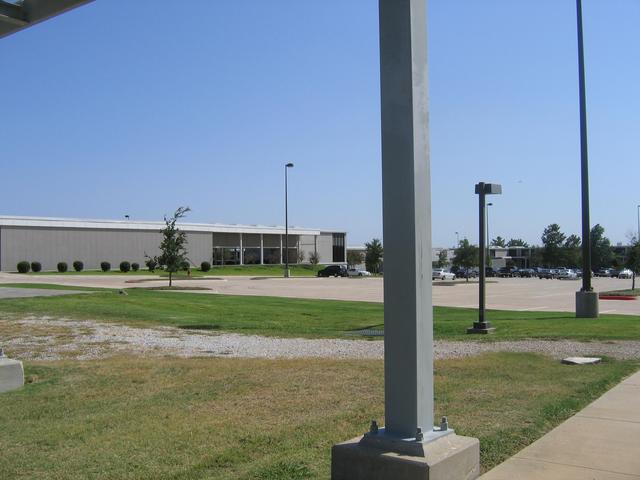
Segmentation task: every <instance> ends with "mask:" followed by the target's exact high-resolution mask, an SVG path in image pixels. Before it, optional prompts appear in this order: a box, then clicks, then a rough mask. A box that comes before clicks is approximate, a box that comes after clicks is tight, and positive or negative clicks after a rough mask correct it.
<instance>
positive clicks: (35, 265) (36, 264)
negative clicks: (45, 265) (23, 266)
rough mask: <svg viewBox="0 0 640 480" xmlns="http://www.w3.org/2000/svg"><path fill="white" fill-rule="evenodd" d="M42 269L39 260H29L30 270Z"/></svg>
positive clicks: (37, 270)
mask: <svg viewBox="0 0 640 480" xmlns="http://www.w3.org/2000/svg"><path fill="white" fill-rule="evenodd" d="M41 270H42V265H41V264H40V262H31V271H33V272H39V271H41Z"/></svg>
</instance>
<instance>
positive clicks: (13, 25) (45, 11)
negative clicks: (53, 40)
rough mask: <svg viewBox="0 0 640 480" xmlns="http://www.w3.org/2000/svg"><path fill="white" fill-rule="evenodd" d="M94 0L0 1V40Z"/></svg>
mask: <svg viewBox="0 0 640 480" xmlns="http://www.w3.org/2000/svg"><path fill="white" fill-rule="evenodd" d="M92 1H93V0H12V1H5V0H0V38H2V37H6V36H7V35H11V34H12V33H15V32H17V31H19V30H22V29H23V28H27V27H30V26H32V25H35V24H36V23H39V22H42V21H44V20H47V19H49V18H51V17H55V16H56V15H60V14H61V13H64V12H66V11H68V10H71V9H72V8H76V7H79V6H81V5H84V4H85V3H89V2H92Z"/></svg>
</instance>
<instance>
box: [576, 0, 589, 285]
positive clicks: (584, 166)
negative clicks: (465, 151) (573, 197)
mask: <svg viewBox="0 0 640 480" xmlns="http://www.w3.org/2000/svg"><path fill="white" fill-rule="evenodd" d="M576 9H577V13H578V15H577V17H578V76H579V84H580V85H579V90H580V165H581V177H582V290H581V291H583V292H591V291H592V290H593V287H592V286H591V224H590V220H589V153H588V146H587V95H586V82H585V73H584V42H583V34H582V0H576Z"/></svg>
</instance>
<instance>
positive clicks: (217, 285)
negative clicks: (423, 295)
mask: <svg viewBox="0 0 640 480" xmlns="http://www.w3.org/2000/svg"><path fill="white" fill-rule="evenodd" d="M137 280H142V282H140V283H129V282H131V281H137ZM150 280H151V281H150ZM489 280H490V282H491V283H488V284H487V308H490V309H495V310H517V311H550V312H563V311H565V312H573V311H575V292H576V291H578V290H580V287H581V282H580V281H579V280H540V279H538V278H499V279H494V278H491V279H489ZM17 282H21V283H55V284H60V285H67V286H86V287H104V288H128V287H132V286H135V287H152V286H158V285H163V284H166V283H167V281H166V280H160V279H154V278H153V277H149V276H148V275H147V276H142V275H137V276H136V275H131V276H129V275H108V276H107V275H104V276H102V275H86V276H85V275H78V276H75V275H42V276H34V275H18V274H6V273H2V274H0V283H17ZM382 282H383V279H382V278H315V277H307V278H304V277H298V278H288V279H285V278H259V277H224V278H223V277H218V278H211V279H194V280H174V284H175V285H176V286H180V287H187V286H193V287H207V288H210V289H211V290H204V291H200V292H198V293H202V294H207V293H209V294H211V293H214V294H215V293H217V294H227V295H257V296H276V297H292V298H318V299H328V300H354V301H366V302H382V301H383V283H382ZM433 284H434V288H433V304H434V305H437V306H447V307H467V308H477V306H478V284H477V283H466V282H465V281H457V282H455V285H450V282H446V283H441V282H440V281H435V282H434V283H433ZM593 286H594V289H595V290H596V291H600V292H602V291H607V290H619V289H625V288H631V280H620V279H617V278H594V279H593ZM600 312H601V313H619V314H627V315H640V299H639V300H601V301H600Z"/></svg>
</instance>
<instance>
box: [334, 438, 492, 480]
mask: <svg viewBox="0 0 640 480" xmlns="http://www.w3.org/2000/svg"><path fill="white" fill-rule="evenodd" d="M361 438H362V437H358V438H354V439H352V440H349V441H347V442H344V443H340V444H338V445H334V446H333V449H332V451H331V479H332V480H365V479H366V480H399V479H402V480H472V479H475V478H478V476H479V475H480V442H479V441H478V440H477V439H476V438H471V437H462V436H458V435H456V434H455V433H452V434H450V435H446V436H444V437H441V438H438V439H437V440H433V441H431V442H428V443H425V444H424V454H423V455H419V456H414V455H407V454H403V453H397V452H391V451H386V450H380V449H377V448H372V447H371V446H368V445H363V444H362V443H361Z"/></svg>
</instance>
